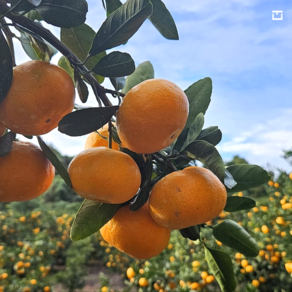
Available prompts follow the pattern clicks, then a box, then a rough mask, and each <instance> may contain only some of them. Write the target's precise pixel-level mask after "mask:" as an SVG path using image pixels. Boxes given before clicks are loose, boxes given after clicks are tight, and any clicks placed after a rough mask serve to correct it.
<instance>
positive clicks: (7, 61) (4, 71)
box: [0, 29, 13, 103]
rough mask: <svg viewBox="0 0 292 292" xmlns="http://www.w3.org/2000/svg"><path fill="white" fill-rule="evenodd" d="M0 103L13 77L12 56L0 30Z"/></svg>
mask: <svg viewBox="0 0 292 292" xmlns="http://www.w3.org/2000/svg"><path fill="white" fill-rule="evenodd" d="M0 48H1V50H0V68H1V70H0V103H1V102H2V101H3V100H4V98H5V96H6V95H7V93H8V91H9V88H10V85H11V82H12V77H13V64H12V56H11V53H10V49H9V46H8V44H7V42H6V40H5V38H4V35H3V33H2V30H1V29H0Z"/></svg>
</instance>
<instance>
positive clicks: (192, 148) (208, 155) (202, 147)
mask: <svg viewBox="0 0 292 292" xmlns="http://www.w3.org/2000/svg"><path fill="white" fill-rule="evenodd" d="M183 153H186V154H187V155H188V156H190V157H192V158H193V159H196V160H199V161H201V162H202V163H203V164H204V165H205V166H206V167H207V168H208V169H210V170H211V171H212V172H213V173H214V174H215V175H216V176H217V177H218V178H219V179H220V181H221V182H222V183H223V182H224V177H225V165H224V162H223V160H222V158H221V156H220V154H219V152H218V151H217V149H216V148H215V147H214V146H213V145H212V144H210V143H208V142H206V141H195V142H193V143H191V144H190V145H188V146H187V147H186V148H185V149H184V151H183Z"/></svg>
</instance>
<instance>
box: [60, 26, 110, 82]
mask: <svg viewBox="0 0 292 292" xmlns="http://www.w3.org/2000/svg"><path fill="white" fill-rule="evenodd" d="M95 35H96V33H95V31H94V30H93V29H92V28H91V27H90V26H88V25H87V24H85V23H84V24H82V25H80V26H77V27H71V28H68V29H67V28H61V41H62V42H63V43H64V44H65V45H66V46H67V47H68V48H69V49H70V50H71V51H72V52H73V53H74V54H75V55H76V56H77V57H78V59H79V60H81V61H84V60H85V59H86V57H87V55H88V52H89V50H90V48H91V44H92V41H93V39H94V37H95ZM105 55H106V52H105V51H103V52H101V53H100V54H97V55H95V56H93V57H91V58H89V59H88V60H87V62H86V63H85V66H86V67H87V68H88V69H89V70H91V69H92V68H93V67H94V66H95V65H96V64H97V63H98V62H99V60H100V59H101V58H103V57H104V56H105ZM94 77H95V78H96V80H97V81H98V82H99V83H102V82H103V80H104V77H102V76H99V75H94Z"/></svg>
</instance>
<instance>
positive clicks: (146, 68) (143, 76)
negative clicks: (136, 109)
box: [122, 61, 154, 94]
mask: <svg viewBox="0 0 292 292" xmlns="http://www.w3.org/2000/svg"><path fill="white" fill-rule="evenodd" d="M153 78H154V69H153V66H152V64H151V63H150V62H149V61H146V62H143V63H141V64H139V66H138V67H137V68H136V70H135V71H134V73H133V74H131V75H130V76H128V78H127V79H126V85H125V87H124V88H123V90H122V93H124V94H126V93H127V92H128V91H129V90H130V89H131V88H133V87H134V86H135V85H137V84H139V83H141V82H143V81H145V80H148V79H153Z"/></svg>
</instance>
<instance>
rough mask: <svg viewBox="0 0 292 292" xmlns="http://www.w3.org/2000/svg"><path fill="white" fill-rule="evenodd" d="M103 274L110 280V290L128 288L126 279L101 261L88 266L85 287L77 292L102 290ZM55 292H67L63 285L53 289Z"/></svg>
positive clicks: (131, 291) (117, 291)
mask: <svg viewBox="0 0 292 292" xmlns="http://www.w3.org/2000/svg"><path fill="white" fill-rule="evenodd" d="M101 273H103V274H104V275H105V277H106V278H107V279H108V280H109V288H110V289H114V291H115V292H120V291H121V292H122V291H123V290H124V289H125V288H126V287H127V286H126V285H125V284H124V279H123V278H122V276H121V274H119V273H112V272H109V271H108V270H107V269H106V268H105V267H104V266H103V265H102V262H101V261H97V262H96V263H94V264H91V265H88V275H87V276H86V277H85V286H84V287H83V288H82V289H76V290H74V291H76V292H98V291H99V289H100V288H101V285H102V283H101V281H100V280H99V276H100V274H101ZM53 291H54V292H67V288H64V287H63V286H62V285H61V284H58V285H55V286H54V287H53ZM129 292H136V289H131V290H130V291H129Z"/></svg>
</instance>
